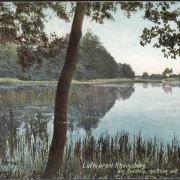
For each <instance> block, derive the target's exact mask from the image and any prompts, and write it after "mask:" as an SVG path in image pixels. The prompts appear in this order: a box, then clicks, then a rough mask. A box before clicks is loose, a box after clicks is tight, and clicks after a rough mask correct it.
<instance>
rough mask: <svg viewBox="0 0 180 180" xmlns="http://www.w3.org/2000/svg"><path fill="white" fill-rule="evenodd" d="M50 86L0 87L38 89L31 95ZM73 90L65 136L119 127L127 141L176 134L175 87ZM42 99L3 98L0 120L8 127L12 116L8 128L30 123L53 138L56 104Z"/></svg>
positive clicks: (179, 111)
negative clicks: (78, 98) (76, 97)
mask: <svg viewBox="0 0 180 180" xmlns="http://www.w3.org/2000/svg"><path fill="white" fill-rule="evenodd" d="M48 88H50V89H53V91H54V90H55V85H41V86H40V85H37V86H32V85H31V86H27V85H26V86H23V85H19V86H13V85H12V86H1V93H5V92H6V94H7V93H8V91H13V93H14V91H15V92H16V93H17V92H21V90H24V91H26V90H28V91H31V90H33V89H36V91H35V93H36V94H38V96H42V93H39V92H40V91H42V90H43V91H44V90H46V89H48ZM72 89H74V90H76V91H78V92H79V93H80V94H81V101H77V102H76V101H74V102H73V103H71V104H70V105H69V106H68V137H82V136H84V135H85V134H86V133H92V134H93V135H94V136H95V137H97V138H98V137H99V136H100V135H104V134H105V135H106V134H109V135H110V136H114V135H116V134H117V132H122V131H124V132H128V133H129V135H130V138H131V139H132V138H133V136H134V135H138V134H139V133H140V132H141V136H142V137H143V138H145V139H151V138H154V137H157V138H158V139H159V140H160V141H163V142H164V143H166V142H171V140H172V139H173V137H174V136H177V137H178V138H179V137H180V131H179V127H180V86H179V85H173V84H158V83H141V84H140V83H135V84H133V83H121V84H96V85H73V86H72ZM48 92H49V90H48ZM13 93H12V92H11V95H12V94H13ZM17 94H18V93H17ZM17 94H15V93H14V96H17ZM24 96H25V95H24ZM48 96H49V95H47V98H49V97H48ZM52 96H53V95H52ZM1 98H2V97H1ZM21 98H22V97H21ZM44 99H46V96H45V97H43V101H42V102H36V101H35V100H34V101H33V100H32V99H28V98H24V100H23V101H21V102H19V101H18V100H17V97H16V98H15V99H14V100H13V99H11V100H6V99H3V100H2V101H1V124H2V123H4V124H3V126H4V127H5V126H6V127H10V120H11V121H12V119H13V122H11V128H12V129H13V131H14V132H18V133H20V134H21V133H22V132H24V131H25V130H26V129H27V127H28V126H29V124H31V125H33V126H32V127H34V128H32V132H33V134H34V135H35V134H36V133H35V132H36V131H37V130H38V131H42V133H44V132H46V133H47V134H48V137H49V140H51V137H52V130H53V112H54V106H53V103H51V104H50V103H48V102H46V101H45V100H44ZM52 102H53V98H52ZM11 116H12V117H11Z"/></svg>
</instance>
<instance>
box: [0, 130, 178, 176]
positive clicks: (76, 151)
mask: <svg viewBox="0 0 180 180" xmlns="http://www.w3.org/2000/svg"><path fill="white" fill-rule="evenodd" d="M27 133H28V134H29V132H28V131H27V130H26V131H25V132H24V135H21V136H19V139H18V140H16V141H15V140H14V143H16V145H15V146H14V151H13V153H12V154H11V153H10V152H11V150H10V148H11V147H12V146H11V145H10V141H9V140H8V139H7V140H6V141H7V142H6V147H4V151H3V152H4V153H3V158H1V166H0V167H1V168H0V177H1V178H2V177H6V178H21V179H24V178H40V177H42V175H43V171H44V169H45V165H46V162H47V157H48V150H49V146H50V139H49V135H48V134H46V133H45V134H44V136H41V135H40V134H37V136H36V137H33V136H27ZM129 139H130V137H129V134H128V133H125V132H122V133H118V134H117V135H116V136H114V137H110V136H109V135H106V136H101V137H99V138H95V137H94V136H93V135H92V134H87V135H86V136H85V137H84V138H78V137H77V138H75V139H72V140H71V141H70V142H69V143H67V144H66V147H65V151H64V163H63V169H62V171H61V174H59V176H58V177H57V178H68V179H70V178H177V177H180V172H179V171H180V146H179V145H178V141H177V137H174V139H173V140H172V143H171V144H167V145H166V146H165V145H163V143H162V142H160V141H158V140H157V139H156V138H154V139H153V140H143V139H142V137H141V134H139V135H137V136H134V139H133V142H130V140H129ZM1 150H2V148H1ZM135 165H136V166H137V167H134V166H135ZM133 170H134V171H133ZM137 170H138V171H139V172H138V173H137ZM157 170H159V173H157V172H156V173H154V174H153V173H152V172H153V171H157ZM172 170H175V171H174V172H172ZM130 171H131V173H129V172H130Z"/></svg>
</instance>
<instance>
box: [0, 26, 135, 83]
mask: <svg viewBox="0 0 180 180" xmlns="http://www.w3.org/2000/svg"><path fill="white" fill-rule="evenodd" d="M68 40H69V34H67V35H66V36H65V37H64V41H65V45H64V48H63V49H62V50H61V53H60V54H58V55H57V56H56V57H42V58H43V63H42V67H41V68H40V69H37V68H36V67H35V66H32V67H31V68H30V69H29V70H28V71H25V72H24V71H22V68H21V67H20V66H19V65H18V64H17V63H16V62H17V60H18V57H17V45H16V44H7V45H6V46H5V47H0V77H2V78H4V77H11V78H18V79H21V80H57V79H58V77H59V74H60V72H61V70H62V67H63V64H64V60H65V56H66V49H67V45H68ZM134 76H135V72H134V71H133V70H132V68H131V66H130V65H128V64H121V63H117V62H116V61H115V59H114V58H113V57H112V56H111V54H110V53H109V52H107V50H106V49H105V47H104V46H103V44H102V43H101V41H100V39H99V37H98V36H96V35H94V34H93V33H92V31H91V30H90V29H89V30H88V31H87V32H86V34H85V36H83V37H82V39H81V42H80V48H79V61H78V64H77V68H76V72H75V74H74V77H73V79H75V80H89V79H100V78H101V79H102V78H103V79H106V78H119V77H125V78H134Z"/></svg>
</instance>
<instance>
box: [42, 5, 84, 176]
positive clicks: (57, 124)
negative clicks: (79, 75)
mask: <svg viewBox="0 0 180 180" xmlns="http://www.w3.org/2000/svg"><path fill="white" fill-rule="evenodd" d="M86 7H87V2H77V5H76V11H75V15H74V19H73V24H72V28H71V34H70V39H69V44H68V48H67V54H66V59H65V63H64V67H63V70H62V72H61V75H60V77H59V80H58V85H57V91H56V99H55V113H54V133H53V139H52V144H51V147H50V151H49V157H48V162H47V166H46V169H45V172H44V177H46V178H52V177H55V176H56V174H57V173H58V172H59V171H60V170H61V168H62V163H63V154H64V146H65V143H66V133H67V102H68V94H69V89H70V84H71V80H72V76H73V74H74V72H75V69H76V64H77V60H78V54H79V52H78V46H79V42H80V38H81V35H82V33H81V29H82V23H83V18H84V14H85V11H86Z"/></svg>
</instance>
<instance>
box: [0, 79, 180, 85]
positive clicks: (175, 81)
mask: <svg viewBox="0 0 180 180" xmlns="http://www.w3.org/2000/svg"><path fill="white" fill-rule="evenodd" d="M57 82H58V81H32V80H27V81H25V80H19V79H15V78H0V85H8V84H22V85H23V84H32V85H36V84H37V85H43V84H44V85H46V84H57ZM102 83H162V84H170V85H171V84H172V85H180V79H173V80H172V79H166V80H165V81H163V80H159V79H142V78H135V79H129V78H119V79H94V80H87V81H77V80H72V83H71V84H74V85H88V84H89V85H90V84H102Z"/></svg>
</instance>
